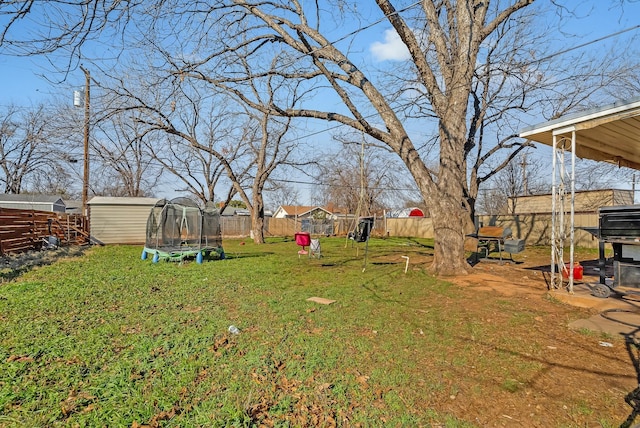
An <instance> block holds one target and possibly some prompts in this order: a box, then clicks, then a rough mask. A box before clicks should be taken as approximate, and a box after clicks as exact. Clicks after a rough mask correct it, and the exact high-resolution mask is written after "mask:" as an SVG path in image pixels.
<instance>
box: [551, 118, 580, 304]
mask: <svg viewBox="0 0 640 428" xmlns="http://www.w3.org/2000/svg"><path fill="white" fill-rule="evenodd" d="M569 132H571V176H570V180H569V181H570V186H571V196H570V204H569V209H570V211H569V222H570V224H569V269H568V275H567V276H568V279H569V293H571V294H573V257H574V236H575V235H574V222H575V160H576V133H575V128H574V127H568V128H562V129H557V130H554V131H553V163H552V168H553V174H552V198H551V285H552V287H556V286H559V285H560V284H561V283H562V270H563V269H565V268H566V267H565V262H564V244H565V240H566V238H567V234H566V225H565V217H564V214H565V212H566V205H565V202H566V196H567V188H566V184H567V183H566V178H567V177H566V169H565V153H566V152H567V147H566V143H567V140H568V138H566V137H565V136H563V135H566V134H567V133H569ZM558 138H559V139H560V143H559V142H558ZM558 159H559V162H558ZM558 164H559V165H558Z"/></svg>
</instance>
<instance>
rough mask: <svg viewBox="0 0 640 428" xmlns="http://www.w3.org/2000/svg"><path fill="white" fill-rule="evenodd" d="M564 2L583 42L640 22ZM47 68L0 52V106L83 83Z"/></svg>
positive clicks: (397, 49) (389, 49) (378, 55)
mask: <svg viewBox="0 0 640 428" xmlns="http://www.w3.org/2000/svg"><path fill="white" fill-rule="evenodd" d="M565 4H567V5H568V6H567V7H568V8H574V9H573V10H574V11H575V13H576V18H573V19H571V20H570V21H569V25H568V26H565V27H564V28H563V31H566V32H568V33H575V34H578V35H579V36H581V37H582V40H583V41H585V42H586V41H589V40H594V39H598V38H600V37H603V36H606V35H608V34H611V33H614V32H617V31H620V30H622V29H626V28H630V27H633V26H635V25H639V24H640V1H637V0H636V1H631V2H627V3H626V4H624V6H623V8H621V7H614V6H612V5H617V4H618V2H617V1H608V0H605V1H603V0H590V1H584V0H582V1H580V0H569V1H567V2H565ZM639 33H640V30H638V29H637V30H635V31H633V32H630V33H627V34H626V35H625V36H621V37H627V36H628V35H630V34H639ZM363 34H364V37H365V39H364V40H362V39H361V40H360V42H361V43H363V44H364V45H365V46H367V50H368V52H367V53H368V54H370V55H371V58H372V60H374V61H383V60H391V61H393V60H402V59H404V58H405V56H404V55H405V53H406V48H404V46H401V45H399V44H398V43H397V42H398V39H397V35H395V34H394V33H393V32H392V31H390V26H389V25H388V24H386V23H383V24H379V25H377V26H376V27H374V28H373V30H372V31H367V32H365V33H363ZM561 39H562V35H560V34H559V40H560V41H559V44H558V50H561V49H563V48H566V47H569V46H568V45H564V44H563V43H562V42H561ZM614 41H615V39H612V40H609V41H603V42H599V43H597V44H595V45H592V46H591V47H589V49H599V48H602V47H603V46H605V45H606V44H607V43H612V42H614ZM570 43H572V44H578V40H575V39H574V40H572V41H571V42H570ZM50 70H51V64H49V63H48V61H47V60H45V59H44V58H37V57H26V58H18V57H10V56H7V55H0V106H6V105H8V104H11V103H14V104H17V105H21V106H30V105H33V104H37V103H38V102H40V101H43V100H46V99H47V98H48V97H49V96H50V94H58V95H63V94H65V93H66V92H67V91H69V100H70V102H71V100H72V94H71V92H72V91H73V89H77V88H80V87H81V86H82V85H83V82H84V80H83V79H84V75H83V73H82V72H81V71H80V70H76V71H75V72H72V73H71V75H69V76H68V78H67V80H66V81H65V82H62V83H57V84H54V83H51V82H48V81H47V80H46V79H45V78H44V77H42V75H49V76H51V77H52V78H53V80H60V79H61V78H62V76H60V75H52V74H51V73H50Z"/></svg>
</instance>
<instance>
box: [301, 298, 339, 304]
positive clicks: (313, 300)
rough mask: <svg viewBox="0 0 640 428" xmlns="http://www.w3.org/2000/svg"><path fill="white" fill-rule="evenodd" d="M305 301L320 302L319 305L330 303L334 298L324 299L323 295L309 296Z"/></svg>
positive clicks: (333, 301)
mask: <svg viewBox="0 0 640 428" xmlns="http://www.w3.org/2000/svg"><path fill="white" fill-rule="evenodd" d="M307 301H308V302H315V303H320V304H321V305H330V304H332V303H335V302H336V300H329V299H325V298H323V297H309V298H308V299H307Z"/></svg>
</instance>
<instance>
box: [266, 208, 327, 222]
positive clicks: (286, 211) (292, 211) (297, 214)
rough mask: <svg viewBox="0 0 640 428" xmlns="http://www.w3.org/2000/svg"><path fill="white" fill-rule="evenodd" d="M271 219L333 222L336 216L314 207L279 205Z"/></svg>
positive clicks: (324, 209)
mask: <svg viewBox="0 0 640 428" xmlns="http://www.w3.org/2000/svg"><path fill="white" fill-rule="evenodd" d="M273 218H293V219H304V218H314V219H330V220H335V219H336V216H335V215H334V214H333V213H332V212H331V211H329V210H328V209H326V208H323V207H319V206H314V205H310V206H305V205H280V206H279V207H278V209H277V210H276V211H275V212H274V213H273Z"/></svg>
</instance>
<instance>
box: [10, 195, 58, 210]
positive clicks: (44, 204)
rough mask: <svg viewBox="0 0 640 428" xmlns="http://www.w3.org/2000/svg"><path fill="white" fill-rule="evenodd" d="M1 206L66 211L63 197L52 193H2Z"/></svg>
mask: <svg viewBox="0 0 640 428" xmlns="http://www.w3.org/2000/svg"><path fill="white" fill-rule="evenodd" d="M0 207H2V208H13V209H19V210H38V211H52V212H56V213H64V212H65V210H66V207H65V203H64V201H63V200H62V198H61V197H60V196H52V195H27V194H19V195H14V194H2V195H0Z"/></svg>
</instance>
